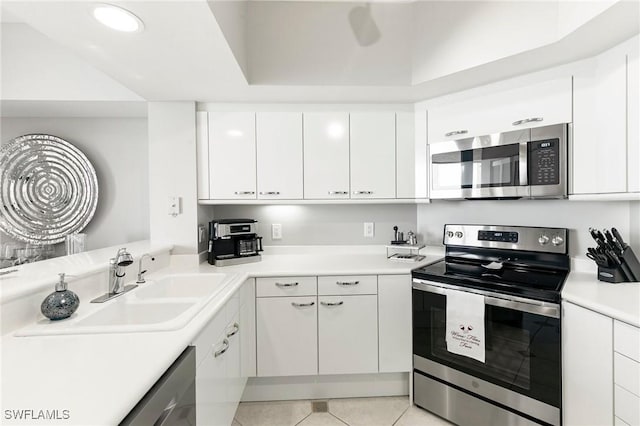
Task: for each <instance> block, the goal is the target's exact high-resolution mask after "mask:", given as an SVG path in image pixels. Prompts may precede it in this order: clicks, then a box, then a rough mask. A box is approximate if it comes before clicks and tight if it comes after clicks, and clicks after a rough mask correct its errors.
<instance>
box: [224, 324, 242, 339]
mask: <svg viewBox="0 0 640 426" xmlns="http://www.w3.org/2000/svg"><path fill="white" fill-rule="evenodd" d="M238 331H240V324H238V323H237V322H234V323H233V330H232V331H229V332H227V337H232V336H235V335H236V334H238Z"/></svg>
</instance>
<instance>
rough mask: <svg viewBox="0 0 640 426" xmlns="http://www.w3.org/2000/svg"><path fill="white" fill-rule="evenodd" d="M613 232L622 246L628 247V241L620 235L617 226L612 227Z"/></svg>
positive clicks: (623, 247)
mask: <svg viewBox="0 0 640 426" xmlns="http://www.w3.org/2000/svg"><path fill="white" fill-rule="evenodd" d="M611 232H612V233H613V236H614V237H616V240H618V242H619V243H620V245H621V246H622V249H623V250H624V249H626V248H627V243H625V242H624V240H623V239H622V235H620V233H619V232H618V230H617V229H616V228H611Z"/></svg>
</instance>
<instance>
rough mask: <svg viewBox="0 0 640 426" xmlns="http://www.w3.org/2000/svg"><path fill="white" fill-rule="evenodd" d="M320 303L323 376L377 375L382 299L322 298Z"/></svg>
mask: <svg viewBox="0 0 640 426" xmlns="http://www.w3.org/2000/svg"><path fill="white" fill-rule="evenodd" d="M318 301H319V302H320V307H319V308H318V309H319V312H318V349H319V354H318V357H319V359H318V371H319V373H320V374H357V373H376V372H377V371H378V307H377V304H378V297H377V296H376V295H367V296H320V297H318Z"/></svg>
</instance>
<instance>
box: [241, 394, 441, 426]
mask: <svg viewBox="0 0 640 426" xmlns="http://www.w3.org/2000/svg"><path fill="white" fill-rule="evenodd" d="M328 402H329V412H328V413H312V412H311V402H310V401H272V402H243V403H241V404H240V405H239V406H238V410H237V411H236V418H235V419H234V423H233V426H345V425H347V426H451V423H449V422H447V421H445V420H443V419H441V418H440V417H438V416H436V415H434V414H431V413H429V412H428V411H425V410H423V409H422V408H419V407H416V406H411V407H410V406H409V398H407V397H384V398H344V399H330V400H329V401H328Z"/></svg>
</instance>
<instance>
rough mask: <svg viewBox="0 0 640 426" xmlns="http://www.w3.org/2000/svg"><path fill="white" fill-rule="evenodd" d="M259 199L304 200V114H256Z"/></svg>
mask: <svg viewBox="0 0 640 426" xmlns="http://www.w3.org/2000/svg"><path fill="white" fill-rule="evenodd" d="M256 144H257V153H258V159H257V163H258V199H262V200H278V199H282V200H297V199H302V113H299V112H259V113H257V114H256Z"/></svg>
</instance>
